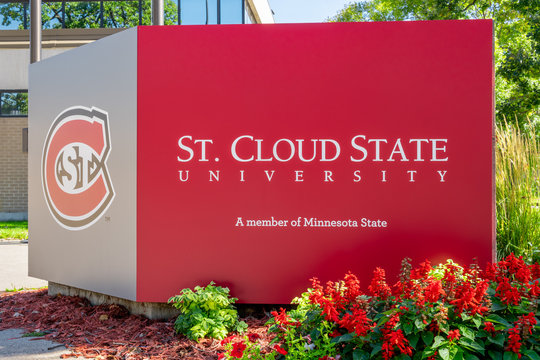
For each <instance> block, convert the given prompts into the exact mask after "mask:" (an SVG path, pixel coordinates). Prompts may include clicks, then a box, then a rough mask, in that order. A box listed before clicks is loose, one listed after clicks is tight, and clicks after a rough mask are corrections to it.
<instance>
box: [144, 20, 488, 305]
mask: <svg viewBox="0 0 540 360" xmlns="http://www.w3.org/2000/svg"><path fill="white" fill-rule="evenodd" d="M492 54H493V48H492V22H491V21H436V22H388V23H350V24H347V23H342V24H298V25H268V26H267V25H253V26H242V25H240V26H208V27H205V26H182V27H174V26H168V27H142V28H140V29H139V31H138V65H137V66H138V108H137V111H138V135H137V142H138V144H137V149H138V153H137V157H138V162H137V163H138V165H137V166H138V168H137V187H138V193H137V218H138V221H137V300H138V301H165V300H167V299H168V297H170V296H172V295H173V294H175V293H178V292H179V290H180V289H182V288H184V287H193V286H195V285H204V284H207V283H208V282H209V281H211V280H213V281H215V282H217V283H219V284H221V285H225V286H229V287H230V288H231V291H232V293H233V295H234V296H236V297H239V298H240V301H242V302H247V303H288V302H290V300H291V299H292V297H294V296H297V295H299V294H300V292H301V290H302V289H304V288H305V287H306V286H307V285H308V284H309V281H308V279H309V278H311V277H313V276H317V277H319V278H320V279H321V280H323V281H326V280H330V279H337V278H340V277H342V276H343V275H344V273H345V272H346V271H348V270H351V271H353V272H355V273H356V274H358V275H359V276H360V278H361V283H363V285H364V287H367V285H368V283H369V280H370V279H371V275H372V271H373V270H374V268H375V267H377V266H379V267H384V268H386V269H387V272H388V277H389V280H390V281H392V282H393V281H394V280H396V278H395V276H396V274H397V272H398V270H399V264H400V261H401V259H402V258H403V257H406V256H407V257H410V258H412V259H413V260H414V261H415V262H418V261H422V260H424V259H426V258H428V259H430V260H432V261H433V262H442V261H444V260H445V259H447V258H452V259H454V260H456V261H459V262H463V263H469V262H471V261H472V260H473V258H475V257H476V258H477V259H478V260H479V262H480V263H484V262H486V261H490V260H492V252H493V241H494V235H493V231H494V220H493V219H494V206H493V168H492V166H493V165H492V164H493V155H492V147H493V141H492V136H493V131H492V126H493V60H492Z"/></svg>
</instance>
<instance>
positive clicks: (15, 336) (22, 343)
mask: <svg viewBox="0 0 540 360" xmlns="http://www.w3.org/2000/svg"><path fill="white" fill-rule="evenodd" d="M24 333H25V331H24V330H21V329H9V330H3V331H0V359H2V360H57V359H60V356H61V355H62V354H69V351H68V350H66V348H65V347H64V346H63V345H59V344H56V343H53V342H51V341H48V340H32V338H31V337H22V335H23V334H24Z"/></svg>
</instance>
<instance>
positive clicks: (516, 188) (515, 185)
mask: <svg viewBox="0 0 540 360" xmlns="http://www.w3.org/2000/svg"><path fill="white" fill-rule="evenodd" d="M531 126H532V125H531ZM537 126H538V125H537ZM539 127H540V126H539ZM534 133H535V130H534V129H531V131H530V132H529V133H523V132H521V131H520V130H519V129H517V128H516V127H513V126H510V125H508V124H504V125H498V126H497V129H496V135H497V148H496V153H495V155H496V166H495V169H496V183H497V255H498V258H500V259H501V258H503V257H505V256H507V255H509V254H510V253H512V252H513V253H515V254H517V255H522V256H523V257H524V258H526V259H528V260H529V261H540V200H539V198H540V146H539V143H538V140H537V138H536V137H535V136H534Z"/></svg>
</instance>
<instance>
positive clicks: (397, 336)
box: [382, 329, 412, 360]
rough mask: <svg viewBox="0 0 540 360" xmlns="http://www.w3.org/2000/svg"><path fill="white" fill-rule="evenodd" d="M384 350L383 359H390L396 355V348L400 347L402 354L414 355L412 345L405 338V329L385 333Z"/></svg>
mask: <svg viewBox="0 0 540 360" xmlns="http://www.w3.org/2000/svg"><path fill="white" fill-rule="evenodd" d="M383 337H384V339H383V344H382V351H383V354H382V355H383V359H384V360H388V359H390V358H392V357H393V356H394V353H395V350H396V349H399V352H400V353H401V354H405V355H409V356H412V347H411V346H410V345H409V341H408V340H407V339H406V338H405V335H404V334H403V330H401V329H398V330H396V331H389V332H387V333H385V334H384V336H383Z"/></svg>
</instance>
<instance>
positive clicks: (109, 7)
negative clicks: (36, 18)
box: [0, 0, 178, 29]
mask: <svg viewBox="0 0 540 360" xmlns="http://www.w3.org/2000/svg"><path fill="white" fill-rule="evenodd" d="M103 10H104V11H103V26H104V27H106V28H126V27H133V26H137V25H139V12H138V11H139V2H138V1H105V2H104V3H103ZM0 16H1V17H2V25H4V26H8V25H10V24H11V23H12V22H18V23H20V25H19V28H22V26H23V25H22V23H23V17H24V12H23V4H22V3H7V4H2V5H0ZM151 17H152V10H151V1H150V0H144V1H143V3H142V25H151V22H152V19H151ZM177 19H178V9H177V4H176V3H175V2H174V1H172V0H165V25H174V24H176V23H177ZM42 23H43V28H44V29H59V28H61V27H62V2H52V3H46V2H44V3H43V5H42ZM65 27H66V28H68V29H69V28H74V29H76V28H99V27H100V3H99V1H81V2H66V3H65Z"/></svg>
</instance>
